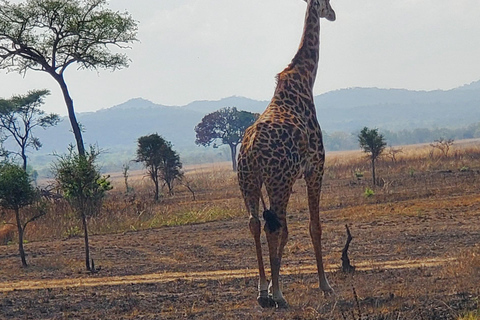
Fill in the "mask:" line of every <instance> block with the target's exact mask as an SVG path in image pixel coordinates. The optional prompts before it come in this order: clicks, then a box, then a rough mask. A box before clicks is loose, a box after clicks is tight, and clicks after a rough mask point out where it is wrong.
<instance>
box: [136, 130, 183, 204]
mask: <svg viewBox="0 0 480 320" xmlns="http://www.w3.org/2000/svg"><path fill="white" fill-rule="evenodd" d="M136 161H137V162H142V163H143V165H144V166H145V168H146V169H147V172H148V175H149V176H150V178H151V179H152V181H153V183H154V185H155V196H154V198H155V201H157V200H158V199H159V180H160V179H161V180H163V181H164V182H165V184H166V185H167V187H168V192H169V193H170V194H172V193H173V182H174V180H175V179H177V178H180V177H181V176H182V172H181V169H182V163H181V162H180V157H179V155H178V154H177V152H175V151H174V150H173V149H172V144H171V143H170V142H169V141H166V140H165V139H163V138H162V137H161V136H160V135H158V134H157V133H154V134H150V135H147V136H142V137H140V138H138V147H137V158H136Z"/></svg>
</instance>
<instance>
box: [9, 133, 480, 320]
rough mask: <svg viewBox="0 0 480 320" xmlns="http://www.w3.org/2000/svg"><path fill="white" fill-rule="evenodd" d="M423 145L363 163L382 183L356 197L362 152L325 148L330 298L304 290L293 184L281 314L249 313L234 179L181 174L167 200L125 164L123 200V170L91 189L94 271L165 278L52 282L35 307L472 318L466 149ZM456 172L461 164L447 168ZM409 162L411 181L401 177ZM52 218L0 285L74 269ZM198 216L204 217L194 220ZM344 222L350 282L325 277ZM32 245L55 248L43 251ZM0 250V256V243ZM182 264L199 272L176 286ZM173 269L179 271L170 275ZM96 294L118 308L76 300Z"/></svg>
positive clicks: (305, 246) (250, 294)
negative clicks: (96, 191)
mask: <svg viewBox="0 0 480 320" xmlns="http://www.w3.org/2000/svg"><path fill="white" fill-rule="evenodd" d="M429 152H430V146H429V145H428V144H427V145H424V146H412V147H404V148H403V152H402V153H399V154H397V159H396V161H395V162H394V163H392V161H390V159H381V160H379V161H378V164H377V170H378V172H379V173H380V174H381V176H382V178H383V179H384V180H385V184H384V185H383V187H380V186H378V187H377V188H376V189H375V196H374V197H373V198H370V199H366V198H365V197H364V195H363V194H364V192H365V190H366V188H367V187H371V186H370V185H369V183H368V182H367V181H364V179H360V180H358V179H357V177H356V176H355V175H354V174H352V172H355V171H359V172H365V175H369V170H368V168H369V163H368V162H366V161H365V158H364V155H363V153H362V152H360V151H356V152H348V153H332V154H328V155H327V163H326V175H325V181H324V185H323V191H322V201H321V206H322V214H321V215H322V219H325V223H324V234H325V236H326V240H325V242H324V247H325V250H326V257H325V259H326V263H327V265H328V266H329V278H330V279H331V282H332V285H333V286H334V288H335V290H336V293H337V296H336V297H335V298H324V297H322V296H319V295H318V291H317V289H316V288H317V279H316V275H315V274H314V272H315V271H314V270H315V269H314V263H315V262H314V261H313V260H312V257H311V250H312V248H311V243H310V240H309V237H308V232H306V231H305V228H306V227H307V225H308V214H307V212H308V204H307V201H306V197H305V194H304V192H305V191H304V190H305V186H304V182H303V180H300V181H299V182H298V183H297V185H295V187H294V193H293V194H292V196H291V201H290V206H289V208H288V216H289V230H290V237H291V241H290V242H289V243H288V245H287V246H286V248H285V258H284V259H285V262H286V267H285V270H284V272H283V277H284V279H285V282H284V283H285V287H284V294H285V295H286V296H287V298H288V299H289V301H290V303H291V308H290V309H289V310H287V311H284V312H281V313H278V312H275V311H272V310H263V311H261V312H260V311H259V310H258V309H255V306H256V302H255V299H254V297H255V281H256V278H255V277H256V270H253V268H254V266H255V253H254V249H253V248H252V241H251V239H250V234H249V231H248V223H247V216H246V212H245V209H244V204H243V203H242V201H241V198H240V196H239V191H238V186H237V181H236V176H235V174H234V173H233V172H232V171H231V169H229V164H228V163H223V164H217V165H212V164H210V165H204V166H196V167H193V166H186V167H185V168H184V170H185V177H186V178H188V179H189V182H190V183H191V187H192V188H194V190H195V196H196V200H193V199H192V195H191V192H190V191H189V190H188V189H187V187H186V186H184V185H182V184H178V185H177V186H176V192H175V194H174V195H172V196H165V197H163V198H162V199H161V200H160V201H158V202H155V201H153V199H152V192H151V188H150V187H149V186H148V185H149V183H150V182H149V181H147V179H145V178H143V177H142V173H141V171H131V172H130V175H129V185H131V186H132V187H133V189H134V191H133V192H131V193H130V194H129V195H125V192H124V191H125V187H124V176H123V174H122V173H121V172H119V173H118V174H112V184H113V186H118V188H115V189H113V190H112V191H111V192H109V194H108V195H107V196H106V197H105V201H104V203H103V206H102V210H101V212H100V213H99V214H97V215H95V216H92V217H91V218H90V221H89V226H90V232H91V234H93V235H94V237H92V239H94V240H92V241H94V243H95V246H94V247H95V251H96V254H97V255H98V256H99V257H102V260H101V261H100V262H99V263H101V266H102V271H101V272H102V277H106V279H108V278H109V277H110V276H125V275H131V274H134V275H138V277H141V279H148V277H153V278H154V279H158V277H160V275H162V274H164V275H165V276H168V277H170V276H171V277H173V278H172V280H171V281H170V280H169V281H170V282H169V281H167V282H161V281H160V282H156V281H157V280H152V283H150V284H148V285H147V284H142V283H133V282H131V283H128V285H118V286H114V287H113V288H114V289H113V290H112V287H110V286H106V287H92V288H90V287H88V288H87V287H84V288H81V289H76V288H70V289H68V291H65V289H55V288H53V289H52V291H51V295H55V296H56V297H58V298H57V299H50V300H49V302H43V303H42V305H43V306H46V304H48V305H49V308H52V310H54V311H53V312H54V314H56V313H55V312H57V311H55V310H58V307H57V306H59V305H65V306H66V308H69V307H68V305H69V301H70V299H79V300H81V301H83V302H84V308H82V310H85V311H82V310H74V309H71V308H69V309H68V310H69V311H70V312H71V313H70V315H71V316H72V317H75V318H82V317H83V314H82V312H87V313H88V316H89V317H95V316H98V317H100V318H101V317H103V318H109V317H113V316H115V317H118V318H121V317H128V316H130V315H132V314H134V315H137V316H138V317H140V316H147V317H148V316H152V317H155V316H157V317H161V318H162V319H163V318H165V319H175V318H183V317H186V316H185V315H187V314H188V316H190V317H191V318H196V319H212V318H216V317H222V318H229V319H245V318H249V317H250V318H253V319H257V318H259V319H260V318H263V319H267V318H281V319H295V318H296V319H332V320H333V319H345V318H342V314H341V312H342V311H343V313H344V315H345V317H346V319H348V320H353V319H359V312H360V313H361V316H362V318H361V319H384V320H385V319H388V320H390V319H392V320H393V319H395V320H439V319H441V320H444V319H445V320H446V319H448V320H450V319H451V320H465V319H468V320H470V319H472V318H471V317H474V316H476V313H475V312H477V310H478V297H479V296H480V292H479V291H478V287H477V285H476V283H478V281H480V273H479V272H480V269H479V268H478V265H479V262H480V260H479V257H480V251H479V247H478V239H477V238H478V237H477V234H478V232H479V229H478V224H477V223H476V221H478V217H479V215H480V207H479V205H478V204H479V203H480V199H479V195H478V190H480V172H479V170H480V165H479V163H480V147H478V146H477V145H475V144H463V145H462V143H460V142H458V143H456V144H455V145H454V146H453V147H452V149H451V150H450V152H449V154H448V156H447V157H443V156H442V157H438V158H435V159H430V158H429V157H428V154H429ZM464 166H465V167H469V168H470V170H468V171H462V170H460V168H462V167H464ZM410 169H411V170H414V172H415V174H414V175H410V174H409V170H410ZM367 178H369V177H366V179H367ZM387 185H388V188H387ZM65 212H71V209H69V208H68V206H65V203H64V202H63V201H61V200H60V201H58V203H56V204H54V207H53V210H52V213H51V214H50V215H48V216H46V217H45V219H42V220H40V221H37V222H36V223H35V228H32V229H31V230H30V233H29V237H28V239H29V240H30V243H29V244H28V246H29V247H28V249H29V252H32V253H33V252H35V258H34V259H32V262H31V263H32V265H34V268H37V269H35V271H34V272H32V273H30V274H28V275H27V274H25V275H18V276H17V275H15V274H13V270H12V269H11V267H10V266H11V265H12V264H11V263H10V260H11V259H10V258H6V259H5V260H4V261H5V262H6V264H4V265H5V267H4V268H2V269H0V282H1V281H12V279H32V280H35V279H36V278H39V277H45V278H46V279H47V280H48V279H50V278H55V279H65V281H67V280H70V279H71V278H72V274H75V275H76V274H77V272H78V269H79V264H80V263H79V261H80V259H79V258H78V257H76V256H71V255H70V252H72V251H75V249H76V248H79V247H80V246H81V238H80V239H79V238H77V237H72V238H69V239H67V240H65V238H66V232H67V231H68V230H70V233H75V232H72V230H73V231H74V230H75V228H74V227H75V226H77V225H81V221H80V219H79V218H78V217H77V216H76V215H74V214H65ZM207 221H211V223H207V224H200V225H198V224H199V223H203V222H207ZM215 221H216V222H215ZM345 224H348V225H349V227H350V228H351V230H352V234H353V235H354V237H355V239H354V241H352V243H351V245H350V248H349V257H350V259H351V260H352V265H354V266H356V271H355V273H354V276H353V277H352V276H351V275H346V274H344V273H343V272H341V271H339V270H340V264H341V263H340V258H341V249H342V248H343V247H344V244H345ZM156 228H159V229H158V230H152V229H156ZM77 230H78V228H77ZM180 239H181V240H180ZM40 240H41V241H40ZM45 241H49V246H50V245H51V246H54V247H55V248H57V250H58V251H59V253H58V254H57V253H55V254H53V253H48V254H47V253H46V252H45V251H43V249H42V248H44V247H45V243H44V242H45ZM4 248H5V249H3V248H0V250H11V249H9V247H4ZM7 252H11V251H7ZM52 255H53V256H54V257H55V258H53V259H52ZM52 260H53V261H52ZM417 262H418V263H417ZM414 263H417V264H414ZM310 267H311V268H310ZM51 268H54V271H51ZM104 269H105V274H103V272H104V271H103V270H104ZM219 269H222V272H225V273H226V274H230V272H233V273H234V274H238V278H228V277H226V276H223V275H222V276H219V277H218V278H208V277H210V276H212V277H213V275H216V273H215V272H217V271H218V270H219ZM183 272H185V274H187V275H195V274H198V277H203V278H202V279H196V280H195V279H193V278H192V279H189V280H185V278H183V277H184V276H183ZM235 272H236V273H235ZM179 273H181V274H182V275H181V276H178V278H174V276H173V275H174V274H179ZM77 277H78V276H77ZM155 277H157V278H155ZM236 277H237V276H236ZM83 279H84V278H83V277H82V280H83ZM92 281H93V280H92ZM352 286H354V287H355V289H356V295H357V298H354V295H353V293H352ZM0 287H1V286H0ZM102 288H108V296H109V297H112V300H115V301H118V303H113V302H112V303H108V301H109V300H108V299H99V300H97V299H96V298H95V299H94V300H95V301H93V300H92V301H90V300H88V299H87V300H88V301H87V300H85V298H84V296H85V294H87V295H90V294H92V295H93V293H95V296H96V297H102V298H103V297H106V295H107V293H106V291H105V290H104V289H102ZM61 290H64V291H61ZM28 292H30V295H31V296H30V297H28V296H27V295H25V294H24V293H22V291H15V292H9V293H8V294H7V295H6V297H7V298H6V299H12V300H13V299H14V300H15V301H16V303H17V304H20V303H21V304H22V305H23V304H33V305H39V302H38V301H39V300H41V299H43V298H42V297H43V296H42V294H45V291H35V290H32V291H28ZM60 292H64V293H62V294H60ZM65 292H67V293H65ZM159 292H162V294H160V295H159ZM2 301H3V303H4V305H6V306H7V307H6V312H7V313H8V314H11V316H9V317H10V318H12V317H15V316H16V317H17V318H18V317H22V315H26V314H29V313H28V312H27V311H23V313H22V311H12V310H13V308H12V307H9V306H8V304H6V303H5V299H4V300H2V299H0V303H2ZM42 301H44V300H42ZM139 301H141V303H139ZM149 301H152V303H150V302H149ZM153 304H154V305H155V306H158V305H161V309H160V310H159V309H158V308H157V307H155V308H153V307H152V305H153ZM184 306H188V307H184ZM192 306H193V307H192ZM29 310H33V309H29ZM352 311H353V312H354V314H353V315H352ZM30 312H34V311H30ZM104 312H105V313H104ZM107 312H108V315H107ZM252 314H258V317H256V316H253V317H252V316H251V315H252ZM7 318H8V316H7ZM473 319H475V318H473Z"/></svg>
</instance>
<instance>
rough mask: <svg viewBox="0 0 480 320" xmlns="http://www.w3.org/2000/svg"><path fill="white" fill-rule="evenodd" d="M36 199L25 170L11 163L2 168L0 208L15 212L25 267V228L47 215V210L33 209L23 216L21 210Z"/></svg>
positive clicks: (0, 168)
mask: <svg viewBox="0 0 480 320" xmlns="http://www.w3.org/2000/svg"><path fill="white" fill-rule="evenodd" d="M35 198H36V191H35V188H34V187H33V186H32V184H31V181H30V179H29V177H28V174H27V172H26V171H25V170H23V169H22V168H21V167H20V166H18V165H15V164H11V163H5V164H2V165H1V166H0V206H2V207H3V208H5V209H9V210H13V211H14V212H15V220H16V223H17V230H18V251H19V253H20V258H21V260H22V265H23V266H24V267H26V266H27V260H26V258H25V250H24V248H23V236H24V234H25V228H26V227H27V224H29V223H30V222H32V221H34V220H36V219H38V218H40V217H41V216H43V215H44V214H45V213H46V211H45V210H34V209H33V208H32V210H31V211H30V212H28V213H27V212H23V214H21V212H20V209H22V208H24V207H26V206H28V205H30V204H32V203H33V202H34V200H35Z"/></svg>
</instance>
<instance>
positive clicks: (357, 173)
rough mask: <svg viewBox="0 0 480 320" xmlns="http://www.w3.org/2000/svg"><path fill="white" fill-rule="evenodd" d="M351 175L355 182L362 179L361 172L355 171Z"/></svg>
mask: <svg viewBox="0 0 480 320" xmlns="http://www.w3.org/2000/svg"><path fill="white" fill-rule="evenodd" d="M353 175H354V176H355V178H357V180H361V179H362V178H363V171H360V170H355V171H354V172H353Z"/></svg>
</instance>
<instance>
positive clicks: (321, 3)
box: [305, 0, 336, 21]
mask: <svg viewBox="0 0 480 320" xmlns="http://www.w3.org/2000/svg"><path fill="white" fill-rule="evenodd" d="M305 2H306V3H309V2H312V5H313V7H314V8H316V9H317V10H318V14H319V15H318V16H319V17H320V18H326V19H327V20H329V21H335V19H336V17H335V11H333V9H332V7H331V6H330V0H305Z"/></svg>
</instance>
